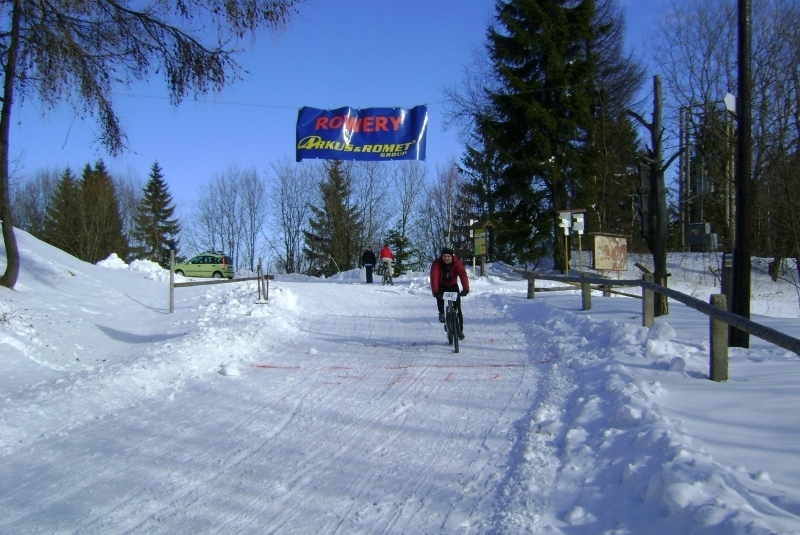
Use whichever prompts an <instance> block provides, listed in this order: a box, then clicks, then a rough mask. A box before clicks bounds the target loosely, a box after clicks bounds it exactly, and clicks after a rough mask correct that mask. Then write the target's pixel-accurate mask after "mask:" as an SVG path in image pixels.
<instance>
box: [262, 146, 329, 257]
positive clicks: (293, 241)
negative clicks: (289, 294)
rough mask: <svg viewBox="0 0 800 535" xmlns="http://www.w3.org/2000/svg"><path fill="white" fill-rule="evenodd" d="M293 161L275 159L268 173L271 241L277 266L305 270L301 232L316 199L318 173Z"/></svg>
mask: <svg viewBox="0 0 800 535" xmlns="http://www.w3.org/2000/svg"><path fill="white" fill-rule="evenodd" d="M310 163H311V162H309V163H308V164H303V165H300V166H298V165H297V164H294V163H293V162H288V161H285V162H276V163H275V164H273V166H272V170H271V173H270V176H271V188H270V192H271V193H270V199H271V201H272V207H273V208H272V212H273V214H274V217H273V220H272V221H273V233H274V235H275V236H277V237H276V238H275V240H274V242H273V250H274V251H275V256H276V258H277V260H276V264H277V265H276V266H275V267H276V269H277V270H278V271H279V272H283V273H301V272H304V271H305V270H306V267H307V266H306V264H305V260H304V257H303V232H304V231H306V230H308V221H309V217H310V214H311V210H310V208H309V207H310V206H311V205H312V203H313V202H314V200H315V199H316V192H317V191H318V188H317V183H318V182H319V175H318V174H317V166H314V165H309V164H310Z"/></svg>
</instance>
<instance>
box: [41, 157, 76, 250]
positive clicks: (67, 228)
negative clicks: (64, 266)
mask: <svg viewBox="0 0 800 535" xmlns="http://www.w3.org/2000/svg"><path fill="white" fill-rule="evenodd" d="M82 211H83V208H82V207H81V196H80V184H79V183H78V181H77V179H76V177H75V175H74V174H73V173H72V171H71V170H70V169H69V168H67V169H65V170H64V172H63V173H62V175H61V178H60V179H59V181H58V184H57V185H56V191H55V193H54V194H53V199H52V201H51V202H50V205H49V206H48V207H47V212H46V214H45V218H44V231H43V239H44V241H45V242H46V243H49V244H50V245H52V246H54V247H58V248H59V249H61V250H62V251H64V252H66V253H69V254H71V255H72V256H75V257H79V256H80V243H81V234H82V225H81V212H82Z"/></svg>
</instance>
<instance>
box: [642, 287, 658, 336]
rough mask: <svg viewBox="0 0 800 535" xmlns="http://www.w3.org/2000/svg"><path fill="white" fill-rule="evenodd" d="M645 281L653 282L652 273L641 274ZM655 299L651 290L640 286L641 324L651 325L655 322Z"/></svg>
mask: <svg viewBox="0 0 800 535" xmlns="http://www.w3.org/2000/svg"><path fill="white" fill-rule="evenodd" d="M642 280H643V281H645V282H649V283H652V282H653V274H652V273H645V274H643V275H642ZM655 315H656V300H655V294H654V293H653V290H651V289H650V288H645V287H644V286H642V326H644V327H648V328H649V327H652V326H653V325H654V324H655Z"/></svg>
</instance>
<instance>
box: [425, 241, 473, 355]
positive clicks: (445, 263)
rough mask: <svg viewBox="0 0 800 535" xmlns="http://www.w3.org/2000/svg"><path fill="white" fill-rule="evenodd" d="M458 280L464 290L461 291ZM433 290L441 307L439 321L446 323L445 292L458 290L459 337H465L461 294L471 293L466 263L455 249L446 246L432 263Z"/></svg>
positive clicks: (461, 338)
mask: <svg viewBox="0 0 800 535" xmlns="http://www.w3.org/2000/svg"><path fill="white" fill-rule="evenodd" d="M458 281H461V288H462V290H461V291H460V292H459V289H458ZM431 292H433V296H434V297H435V298H436V308H437V309H439V322H441V323H444V298H443V297H442V294H444V292H457V293H458V294H459V295H458V299H457V300H456V303H455V307H456V310H457V311H458V339H459V340H463V339H464V316H463V315H462V314H461V296H462V295H467V294H468V293H469V279H468V278H467V270H466V268H465V267H464V263H463V262H461V260H459V259H458V258H456V256H455V253H454V252H453V249H452V248H450V247H445V248H444V249H442V254H441V256H439V258H437V259H436V260H434V261H433V264H431Z"/></svg>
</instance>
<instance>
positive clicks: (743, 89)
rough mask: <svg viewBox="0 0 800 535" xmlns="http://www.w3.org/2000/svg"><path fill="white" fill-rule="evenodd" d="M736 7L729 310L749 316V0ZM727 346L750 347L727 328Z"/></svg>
mask: <svg viewBox="0 0 800 535" xmlns="http://www.w3.org/2000/svg"><path fill="white" fill-rule="evenodd" d="M738 10H739V49H738V55H739V57H738V61H739V81H738V86H739V87H738V94H739V101H738V103H737V106H736V121H737V128H736V174H735V177H734V188H735V190H736V238H735V243H734V247H733V292H732V295H733V303H732V305H731V308H730V310H731V312H733V313H734V314H738V315H739V316H742V317H744V318H747V319H750V270H751V265H752V264H751V256H752V243H753V240H752V233H753V224H752V221H753V217H752V206H753V195H754V194H755V190H754V188H753V187H752V181H753V179H752V165H753V154H752V152H753V140H752V138H751V113H752V98H753V82H752V70H753V69H752V58H751V52H750V51H751V48H752V34H751V27H752V9H751V4H750V0H738ZM728 338H729V345H730V346H732V347H750V335H749V334H748V333H746V332H745V331H742V330H740V329H736V328H733V327H731V329H730V335H729V337H728Z"/></svg>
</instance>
